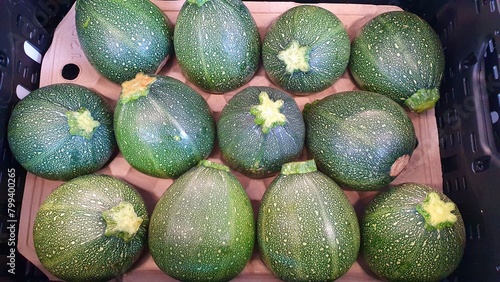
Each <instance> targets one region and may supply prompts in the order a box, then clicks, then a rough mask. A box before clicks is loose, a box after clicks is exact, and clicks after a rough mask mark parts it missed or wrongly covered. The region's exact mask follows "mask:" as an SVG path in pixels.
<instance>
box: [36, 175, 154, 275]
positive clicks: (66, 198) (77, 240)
mask: <svg viewBox="0 0 500 282" xmlns="http://www.w3.org/2000/svg"><path fill="white" fill-rule="evenodd" d="M122 201H127V202H129V203H131V204H132V205H133V206H134V211H135V212H136V214H137V215H138V216H140V217H141V218H142V219H143V221H142V224H141V226H140V227H139V230H138V231H137V233H136V234H135V236H134V237H133V238H132V239H131V240H130V241H128V242H125V241H123V239H121V238H118V237H114V236H105V235H104V231H105V228H106V223H105V221H104V219H103V218H102V212H103V211H105V210H108V209H110V208H112V207H114V206H116V205H118V204H119V203H120V202H122ZM148 223H149V220H148V213H147V210H146V206H145V204H144V201H143V199H142V198H141V196H140V194H139V193H138V192H137V191H136V190H134V189H133V188H132V187H131V186H129V185H128V184H126V183H124V182H122V181H120V180H118V179H116V178H113V177H111V176H107V175H84V176H80V177H77V178H74V179H72V180H70V181H68V182H65V183H64V184H62V185H61V186H59V187H58V188H57V189H55V190H54V191H53V192H51V194H49V196H47V198H46V199H45V200H44V201H43V203H42V205H41V206H40V208H39V210H38V212H37V215H36V217H35V221H34V226H33V241H34V246H35V251H36V254H37V256H38V258H39V259H40V262H41V263H42V264H43V266H44V267H45V268H46V269H47V270H48V271H50V272H51V273H52V274H53V275H55V276H57V277H58V278H60V279H62V280H65V281H107V280H109V279H111V278H114V277H117V276H120V275H121V274H123V273H125V272H126V271H127V270H128V269H129V268H130V266H131V265H132V264H133V263H134V262H135V261H136V260H137V258H138V257H139V255H140V254H141V252H142V250H143V248H144V246H145V244H146V240H147V233H146V230H147V226H148Z"/></svg>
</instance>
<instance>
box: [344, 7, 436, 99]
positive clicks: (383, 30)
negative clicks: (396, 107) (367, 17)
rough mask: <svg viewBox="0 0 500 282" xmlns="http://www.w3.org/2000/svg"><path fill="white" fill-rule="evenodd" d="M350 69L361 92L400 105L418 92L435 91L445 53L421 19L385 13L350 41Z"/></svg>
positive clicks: (369, 23) (403, 14)
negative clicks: (377, 95) (365, 91)
mask: <svg viewBox="0 0 500 282" xmlns="http://www.w3.org/2000/svg"><path fill="white" fill-rule="evenodd" d="M349 68H350V71H351V74H352V76H353V78H354V79H355V81H356V82H357V83H358V85H359V86H360V87H361V88H362V89H364V90H368V91H373V92H377V93H381V94H384V95H387V96H388V97H390V98H391V99H393V100H394V101H396V102H398V103H400V104H403V102H404V101H405V100H406V99H408V98H409V97H410V96H411V95H413V94H415V93H416V92H417V91H418V90H420V89H428V90H431V89H436V91H438V89H439V86H440V83H441V78H442V75H443V70H444V53H443V50H442V46H441V43H440V40H439V37H438V36H437V34H436V33H435V31H434V30H433V29H432V28H431V27H430V26H429V24H427V23H426V22H425V21H424V20H422V19H420V18H419V17H418V16H416V15H414V14H411V13H409V12H405V11H394V12H387V13H384V14H381V15H379V16H377V17H375V18H374V19H373V20H371V21H370V22H368V23H367V24H366V25H365V26H363V27H362V29H361V31H360V33H359V34H358V35H357V36H356V38H355V39H354V40H353V43H352V48H351V61H350V66H349ZM437 94H438V95H439V92H437ZM432 106H434V105H432Z"/></svg>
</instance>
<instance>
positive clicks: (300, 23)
mask: <svg viewBox="0 0 500 282" xmlns="http://www.w3.org/2000/svg"><path fill="white" fill-rule="evenodd" d="M292 40H297V41H298V43H299V44H300V45H301V46H309V47H310V48H311V52H310V59H309V65H310V66H311V70H310V71H307V72H303V71H298V70H297V71H294V72H293V73H292V74H290V73H288V72H287V71H286V70H285V64H284V63H283V61H281V60H280V59H278V57H277V56H278V53H279V52H280V51H282V50H283V49H284V48H286V47H287V46H288V44H289V43H290V42H291V41H292ZM350 50H351V42H350V39H349V37H348V35H347V31H346V29H345V28H344V26H343V24H342V22H341V21H340V20H339V19H338V18H337V16H335V15H334V14H333V13H332V12H330V11H328V10H326V9H324V8H321V7H317V6H312V5H300V6H297V7H294V8H291V9H289V10H288V11H286V12H285V13H283V14H282V15H281V16H280V17H279V18H278V19H277V20H276V21H274V22H273V23H272V24H271V26H270V27H269V29H268V31H267V33H266V35H265V37H264V40H263V42H262V61H263V65H264V69H265V71H266V73H267V75H268V76H269V78H270V79H271V80H272V81H273V83H275V84H276V85H278V86H279V87H281V88H283V89H285V90H287V91H290V92H293V93H294V94H296V95H306V94H310V93H314V92H319V91H322V90H324V89H326V88H328V87H330V86H331V85H333V83H334V82H335V81H337V79H338V78H340V76H341V75H342V74H343V73H344V72H345V70H346V68H347V65H348V62H349V53H350Z"/></svg>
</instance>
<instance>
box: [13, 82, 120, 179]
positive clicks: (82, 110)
mask: <svg viewBox="0 0 500 282" xmlns="http://www.w3.org/2000/svg"><path fill="white" fill-rule="evenodd" d="M7 138H8V142H9V147H10V149H11V151H12V154H13V156H14V158H15V159H16V160H17V161H18V162H19V163H20V164H21V165H22V166H23V167H24V168H25V169H26V170H27V171H29V172H31V173H33V174H35V175H37V176H40V177H43V178H46V179H51V180H69V179H71V178H74V177H76V176H79V175H84V174H88V173H93V172H96V171H98V170H99V169H101V168H102V167H103V166H104V165H105V164H106V163H107V162H108V160H109V159H110V158H111V156H112V154H113V152H114V150H115V147H116V141H115V136H114V133H113V113H112V111H111V109H110V107H109V105H108V104H107V102H106V101H105V100H104V99H103V98H102V97H101V96H99V95H98V94H97V93H95V92H94V91H92V90H90V89H88V88H85V87H83V86H79V85H76V84H52V85H48V86H44V87H41V88H38V89H36V90H34V91H32V92H31V93H30V94H29V95H28V96H26V97H25V98H24V99H23V100H21V101H20V102H19V103H18V104H17V105H16V106H15V108H14V110H13V111H12V113H11V116H10V119H9V123H8V130H7Z"/></svg>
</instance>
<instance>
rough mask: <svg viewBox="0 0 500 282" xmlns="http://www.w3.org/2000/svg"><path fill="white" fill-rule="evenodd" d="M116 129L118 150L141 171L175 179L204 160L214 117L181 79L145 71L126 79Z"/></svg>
mask: <svg viewBox="0 0 500 282" xmlns="http://www.w3.org/2000/svg"><path fill="white" fill-rule="evenodd" d="M114 128H115V134H116V140H117V143H118V147H119V148H120V152H121V153H122V155H123V157H124V158H125V160H127V162H128V163H129V164H130V165H131V166H132V167H133V168H135V169H137V170H138V171H140V172H142V173H144V174H147V175H150V176H154V177H159V178H175V177H178V176H179V175H181V174H182V173H184V172H186V171H187V170H189V169H190V168H191V167H193V166H195V165H196V164H197V163H198V162H199V161H200V160H203V159H205V158H206V157H207V156H208V155H209V154H210V153H211V152H212V149H213V146H214V141H215V121H214V119H213V117H212V115H211V112H210V108H209V106H208V104H207V102H206V101H205V99H203V97H202V96H201V95H200V94H199V93H198V92H196V91H195V90H194V89H192V88H190V87H189V86H187V85H186V84H184V83H182V82H181V81H179V80H177V79H175V78H172V77H168V76H160V75H157V76H149V75H145V74H143V73H139V74H137V76H136V78H134V79H132V80H129V81H126V82H124V83H123V84H122V91H121V94H120V98H119V100H118V103H117V105H116V108H115V116H114Z"/></svg>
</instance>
